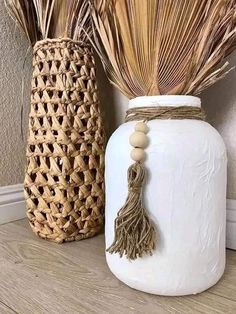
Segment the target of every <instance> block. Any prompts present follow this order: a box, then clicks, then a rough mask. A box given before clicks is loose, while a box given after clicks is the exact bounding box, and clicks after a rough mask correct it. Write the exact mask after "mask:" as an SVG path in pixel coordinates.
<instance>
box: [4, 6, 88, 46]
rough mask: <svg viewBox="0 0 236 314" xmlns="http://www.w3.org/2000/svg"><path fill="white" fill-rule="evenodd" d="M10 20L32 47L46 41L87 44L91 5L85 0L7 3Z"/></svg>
mask: <svg viewBox="0 0 236 314" xmlns="http://www.w3.org/2000/svg"><path fill="white" fill-rule="evenodd" d="M5 2H6V6H7V8H8V9H9V12H10V14H11V16H12V17H13V18H14V19H15V20H16V21H17V22H18V24H19V25H20V27H21V28H22V29H23V31H24V32H25V33H26V35H27V38H28V39H29V41H30V42H31V44H32V45H34V44H35V42H36V41H38V40H41V39H47V38H71V39H73V40H78V41H83V42H84V41H87V40H88V39H87V38H88V37H87V36H88V34H91V32H92V28H91V20H90V10H89V2H88V1H87V0H86V1H84V0H5Z"/></svg>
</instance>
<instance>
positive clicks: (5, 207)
mask: <svg viewBox="0 0 236 314" xmlns="http://www.w3.org/2000/svg"><path fill="white" fill-rule="evenodd" d="M25 217H26V208H25V200H24V193H23V185H22V184H16V185H9V186H3V187H0V225H1V224H5V223H8V222H11V221H15V220H19V219H22V218H25Z"/></svg>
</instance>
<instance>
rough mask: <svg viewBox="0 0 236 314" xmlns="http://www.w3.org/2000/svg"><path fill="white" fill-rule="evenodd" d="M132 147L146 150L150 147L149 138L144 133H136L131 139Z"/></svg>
mask: <svg viewBox="0 0 236 314" xmlns="http://www.w3.org/2000/svg"><path fill="white" fill-rule="evenodd" d="M129 142H130V145H131V146H133V147H138V148H146V147H147V146H148V137H147V136H146V135H145V134H144V133H142V132H137V131H136V132H134V133H133V134H132V135H131V136H130V138H129Z"/></svg>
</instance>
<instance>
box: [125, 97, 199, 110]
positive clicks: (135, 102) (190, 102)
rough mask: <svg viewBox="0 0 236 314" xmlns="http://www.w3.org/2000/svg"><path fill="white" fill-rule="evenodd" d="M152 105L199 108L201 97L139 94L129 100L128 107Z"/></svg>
mask: <svg viewBox="0 0 236 314" xmlns="http://www.w3.org/2000/svg"><path fill="white" fill-rule="evenodd" d="M152 106H157V107H158V106H170V107H180V106H192V107H197V108H201V99H200V98H199V97H196V96H190V95H158V96H140V97H136V98H133V99H131V100H130V101H129V109H130V108H137V107H152Z"/></svg>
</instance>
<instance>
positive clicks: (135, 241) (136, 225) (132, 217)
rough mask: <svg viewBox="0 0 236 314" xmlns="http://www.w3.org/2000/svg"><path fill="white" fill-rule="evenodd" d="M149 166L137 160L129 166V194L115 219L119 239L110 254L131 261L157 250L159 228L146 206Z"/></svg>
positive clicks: (116, 239) (116, 236)
mask: <svg viewBox="0 0 236 314" xmlns="http://www.w3.org/2000/svg"><path fill="white" fill-rule="evenodd" d="M145 174H146V171H145V168H144V164H143V163H141V162H136V163H135V164H133V165H131V166H130V167H129V169H128V187H129V191H128V197H127V199H126V202H125V205H124V206H123V207H122V208H121V209H120V210H119V212H118V215H117V218H116V220H115V238H114V242H113V243H112V245H111V246H110V247H109V248H108V249H107V252H109V253H111V254H112V253H119V254H120V257H122V256H123V255H126V257H127V258H128V259H130V260H135V259H136V258H137V257H142V256H143V255H144V254H150V255H152V251H153V250H154V249H155V239H156V234H155V229H154V227H153V225H152V223H151V221H150V219H149V217H148V215H147V213H146V210H145V209H144V207H143V202H142V188H143V184H144V181H145Z"/></svg>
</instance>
